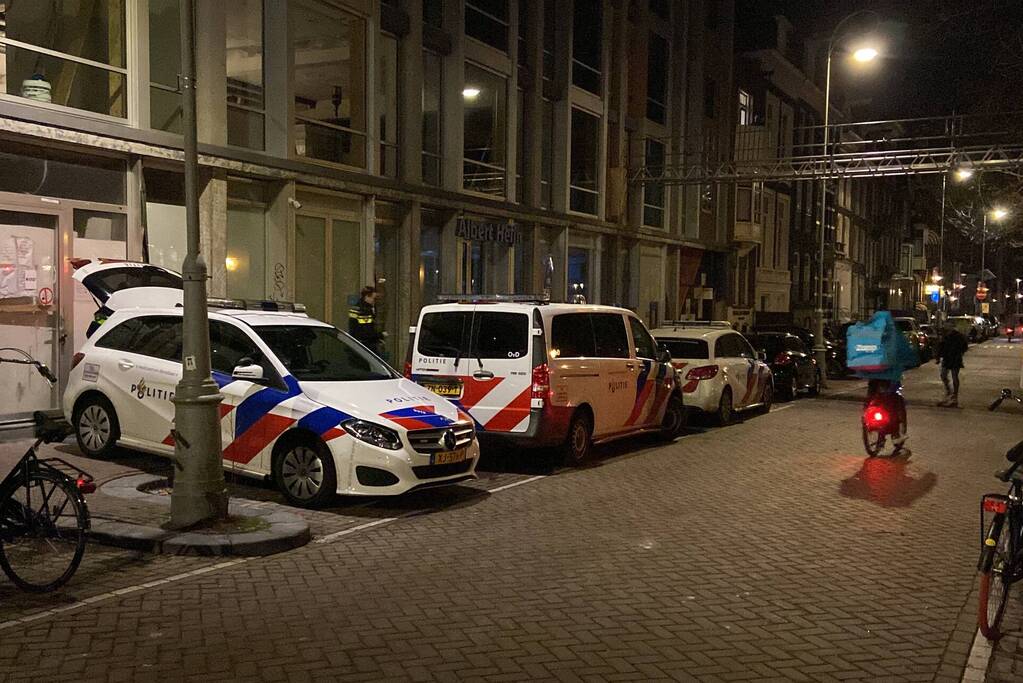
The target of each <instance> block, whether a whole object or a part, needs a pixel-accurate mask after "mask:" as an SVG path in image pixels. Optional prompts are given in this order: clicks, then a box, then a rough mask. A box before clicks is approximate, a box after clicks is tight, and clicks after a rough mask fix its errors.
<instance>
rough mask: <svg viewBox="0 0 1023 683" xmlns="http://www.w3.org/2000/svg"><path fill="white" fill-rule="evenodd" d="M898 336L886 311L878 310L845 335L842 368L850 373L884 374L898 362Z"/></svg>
mask: <svg viewBox="0 0 1023 683" xmlns="http://www.w3.org/2000/svg"><path fill="white" fill-rule="evenodd" d="M899 334H900V332H899V331H898V329H897V328H896V327H895V321H894V320H892V314H891V313H889V312H888V311H878V312H877V313H875V314H874V316H873V317H872V318H871V319H870V320H869V321H867V322H865V323H856V324H855V325H850V326H849V329H848V331H847V332H846V336H845V341H846V346H845V348H846V351H845V354H846V366H847V367H848V368H849V370H851V371H852V372H854V373H857V374H859V373H870V372H884V371H885V370H888V369H890V368H892V367H893V366H895V365H896V364H897V362H898V349H899V347H898V341H897V339H896V337H897V336H898V335H899Z"/></svg>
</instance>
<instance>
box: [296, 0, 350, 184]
mask: <svg viewBox="0 0 1023 683" xmlns="http://www.w3.org/2000/svg"><path fill="white" fill-rule="evenodd" d="M289 9H292V10H293V11H292V12H291V17H292V25H291V52H292V60H293V62H294V80H293V83H294V87H295V112H296V113H295V154H297V155H298V156H304V157H310V158H313V159H320V160H323V161H330V162H334V163H338V164H344V165H346V166H355V167H359V168H365V166H366V62H365V55H366V22H365V21H364V20H363V19H361V18H359V17H357V16H355V15H354V14H349V13H348V12H344V11H341V10H339V9H335V8H333V7H331V6H328V5H326V4H322V3H320V2H316V1H314V0H301V1H300V2H295V3H293V5H289Z"/></svg>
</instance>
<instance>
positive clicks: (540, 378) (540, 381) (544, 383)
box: [529, 363, 551, 400]
mask: <svg viewBox="0 0 1023 683" xmlns="http://www.w3.org/2000/svg"><path fill="white" fill-rule="evenodd" d="M550 394H551V369H550V368H549V367H547V363H543V364H542V365H537V366H536V367H535V368H533V382H532V387H531V388H530V392H529V397H530V398H538V399H540V400H546V399H547V398H549V397H550Z"/></svg>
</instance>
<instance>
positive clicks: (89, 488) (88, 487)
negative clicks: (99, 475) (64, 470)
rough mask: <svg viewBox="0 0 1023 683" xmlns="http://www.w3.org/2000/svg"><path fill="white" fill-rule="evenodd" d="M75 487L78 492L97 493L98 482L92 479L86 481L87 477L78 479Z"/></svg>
mask: <svg viewBox="0 0 1023 683" xmlns="http://www.w3.org/2000/svg"><path fill="white" fill-rule="evenodd" d="M75 486H77V487H78V490H79V491H81V492H82V493H95V492H96V482H94V481H92V480H91V479H86V478H85V477H78V479H77V481H75Z"/></svg>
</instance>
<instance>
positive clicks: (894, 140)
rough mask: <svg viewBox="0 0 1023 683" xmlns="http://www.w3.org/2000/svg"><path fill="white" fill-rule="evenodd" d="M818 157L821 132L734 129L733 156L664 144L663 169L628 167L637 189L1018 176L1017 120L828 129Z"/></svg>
mask: <svg viewBox="0 0 1023 683" xmlns="http://www.w3.org/2000/svg"><path fill="white" fill-rule="evenodd" d="M829 128H830V131H829V135H828V136H829V138H830V139H831V140H832V141H833V142H832V143H831V144H829V145H828V148H827V149H824V145H823V143H822V142H821V140H823V137H824V135H823V132H824V127H823V126H807V127H801V128H795V129H794V130H793V131H792V134H791V138H790V137H789V134H788V132H787V131H785V130H779V129H778V128H777V127H776V126H772V125H766V124H753V125H740V126H738V127H737V128H736V134H735V145H734V153H733V154H732V155H731V158H728V159H722V158H720V156H717V155H715V154H714V153H713V149H712V147H710V146H709V145H708V146H704V145H703V144H702V141H701V142H698V143H697V144H692V141H691V140H687V139H678V138H665V139H663V140H662V141H663V142H664V144H665V148H666V149H668V150H671V151H670V152H668V153H667V154H666V155H665V159H664V161H663V163H661V164H657V165H651V164H648V163H646V160H645V159H639V160H636V163H634V164H633V165H632V168H631V169H630V172H629V179H630V181H631V182H632V183H635V184H640V185H658V184H660V185H702V184H705V183H720V182H736V183H741V182H754V181H759V182H762V181H770V180H775V181H791V180H821V179H843V178H858V177H885V176H903V175H919V174H933V173H947V172H949V171H951V170H953V169H957V168H969V169H971V170H974V171H982V170H1006V171H1017V172H1019V171H1023V112H1019V111H1016V112H1000V113H995V114H978V115H958V116H941V117H927V118H914V119H892V120H886V121H863V122H856V123H836V124H833V125H830V126H829Z"/></svg>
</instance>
